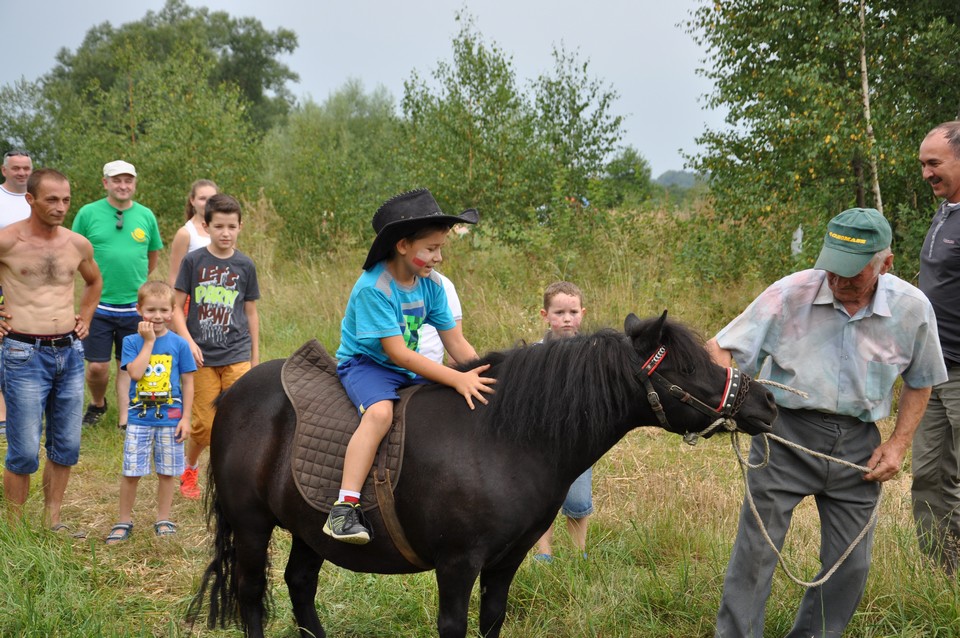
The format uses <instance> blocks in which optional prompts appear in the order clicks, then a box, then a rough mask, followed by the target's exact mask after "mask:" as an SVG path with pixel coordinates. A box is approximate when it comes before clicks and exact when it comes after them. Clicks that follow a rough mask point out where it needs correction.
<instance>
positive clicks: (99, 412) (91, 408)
mask: <svg viewBox="0 0 960 638" xmlns="http://www.w3.org/2000/svg"><path fill="white" fill-rule="evenodd" d="M106 413H107V398H106V397H104V398H103V405H101V406H100V407H97V406H95V405H94V404H92V403H88V404H87V411H86V412H84V414H83V424H84V425H96V424H97V423H100V419H102V418H103V415H104V414H106Z"/></svg>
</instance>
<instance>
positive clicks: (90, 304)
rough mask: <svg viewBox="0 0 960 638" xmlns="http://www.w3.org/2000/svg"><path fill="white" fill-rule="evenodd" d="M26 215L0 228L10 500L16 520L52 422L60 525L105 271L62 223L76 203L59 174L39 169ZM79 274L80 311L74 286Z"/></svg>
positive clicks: (55, 511)
mask: <svg viewBox="0 0 960 638" xmlns="http://www.w3.org/2000/svg"><path fill="white" fill-rule="evenodd" d="M27 203H29V204H30V217H28V218H27V219H25V220H23V221H19V222H16V223H14V224H11V225H10V226H7V227H6V228H4V229H3V230H2V231H0V280H2V281H3V287H4V292H5V294H6V306H7V308H6V309H7V312H8V313H9V315H10V316H9V318H8V320H7V322H6V324H5V327H4V329H5V330H6V329H9V332H7V333H6V335H5V336H4V339H3V344H2V350H0V352H2V359H3V367H4V370H3V375H2V377H0V383H2V386H3V392H4V394H5V395H6V396H7V401H8V403H7V416H8V421H7V456H6V461H5V466H4V471H3V492H4V497H5V499H6V501H7V503H8V505H9V506H10V508H11V510H12V513H13V514H14V515H15V516H16V517H19V515H20V513H21V511H22V507H23V504H24V503H25V502H26V500H27V494H28V492H29V490H30V475H31V474H33V473H34V472H36V471H37V469H38V468H39V466H40V459H39V451H40V438H41V434H43V433H44V423H45V424H46V437H45V441H46V444H45V445H46V457H47V463H46V467H45V468H44V471H43V500H44V506H45V509H44V511H45V519H46V522H47V524H48V525H50V526H51V527H52V528H53V529H61V528H63V527H64V526H63V524H62V523H61V522H60V506H61V504H62V502H63V494H64V491H65V490H66V487H67V481H68V479H69V478H70V468H71V467H72V466H73V465H76V463H77V460H78V459H79V456H80V428H81V425H80V419H81V411H82V410H83V346H82V345H81V342H80V339H82V338H83V337H84V336H86V334H87V330H88V326H89V324H90V319H91V318H92V317H93V311H94V308H95V307H96V304H97V299H98V298H99V297H100V287H101V283H102V281H101V279H100V270H99V269H98V268H97V263H96V262H95V261H94V259H93V246H91V245H90V242H89V241H87V240H86V239H85V238H83V237H81V236H80V235H78V234H76V233H74V232H71V231H69V230H67V229H66V228H63V227H62V224H63V220H64V217H66V214H67V209H68V208H69V206H70V183H69V182H68V181H67V178H66V177H64V176H63V175H62V174H61V173H59V172H57V171H54V170H51V169H40V170H38V171H37V172H35V173H33V174H32V175H31V176H30V179H29V180H28V182H27ZM78 273H79V274H80V276H81V277H82V278H83V281H84V288H83V295H82V297H81V299H80V311H79V313H77V312H75V310H74V282H75V279H76V276H77V274H78Z"/></svg>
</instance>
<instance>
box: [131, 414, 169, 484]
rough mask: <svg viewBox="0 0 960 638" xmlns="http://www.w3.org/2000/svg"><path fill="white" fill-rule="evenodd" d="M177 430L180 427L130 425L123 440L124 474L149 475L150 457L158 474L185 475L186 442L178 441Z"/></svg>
mask: <svg viewBox="0 0 960 638" xmlns="http://www.w3.org/2000/svg"><path fill="white" fill-rule="evenodd" d="M176 433H177V428H176V427H175V426H169V425H162V426H158V425H140V424H138V423H130V424H129V425H127V436H126V438H125V439H124V440H123V475H124V476H146V475H148V474H150V471H151V468H150V460H151V458H152V459H153V465H154V467H155V468H156V471H157V474H162V475H163V476H180V475H181V474H183V443H177V440H176Z"/></svg>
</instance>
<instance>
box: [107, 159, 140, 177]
mask: <svg viewBox="0 0 960 638" xmlns="http://www.w3.org/2000/svg"><path fill="white" fill-rule="evenodd" d="M116 175H133V176H134V177H136V176H137V169H136V168H134V167H133V164H131V163H130V162H124V161H123V160H115V161H113V162H107V163H106V164H104V165H103V176H104V177H114V176H116Z"/></svg>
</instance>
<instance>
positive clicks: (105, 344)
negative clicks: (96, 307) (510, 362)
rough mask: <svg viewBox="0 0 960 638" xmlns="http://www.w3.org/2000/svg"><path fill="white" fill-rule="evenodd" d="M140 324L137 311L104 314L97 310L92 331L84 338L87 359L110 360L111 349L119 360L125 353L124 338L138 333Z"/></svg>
mask: <svg viewBox="0 0 960 638" xmlns="http://www.w3.org/2000/svg"><path fill="white" fill-rule="evenodd" d="M139 324H140V315H138V314H137V313H135V312H131V313H127V314H103V313H100V312H96V313H94V315H93V320H92V321H91V322H90V333H89V334H88V335H87V338H86V339H84V340H83V349H84V351H85V353H86V356H87V361H92V362H93V363H106V362H108V361H110V351H111V350H113V351H114V352H115V353H116V354H115V355H114V356H115V357H116V359H117V361H119V360H120V355H121V354H122V353H123V338H124V337H126V336H129V335H133V334H137V327H138V326H139Z"/></svg>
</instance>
